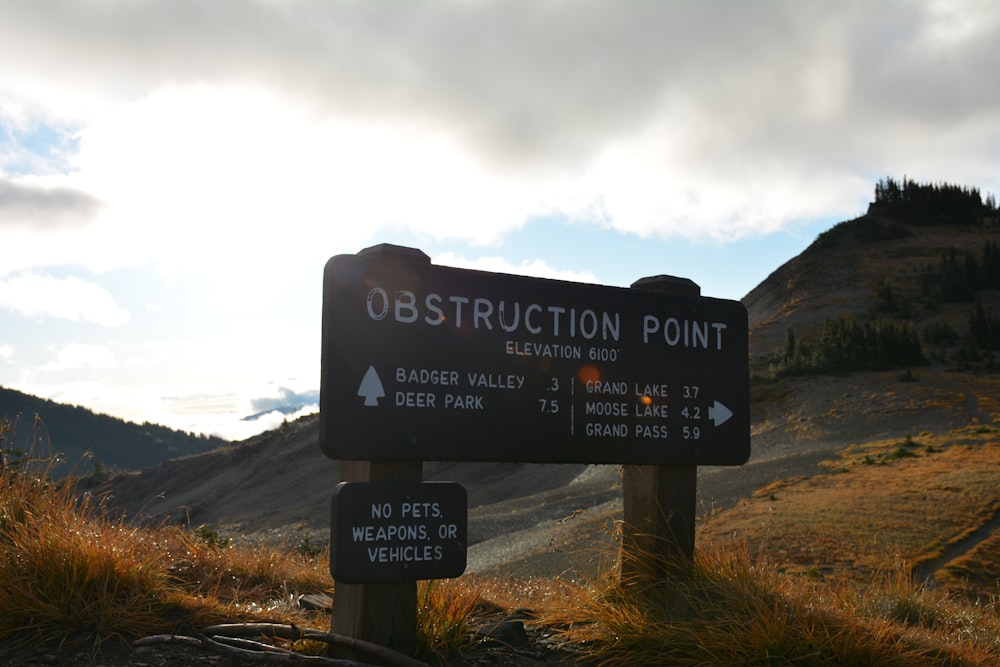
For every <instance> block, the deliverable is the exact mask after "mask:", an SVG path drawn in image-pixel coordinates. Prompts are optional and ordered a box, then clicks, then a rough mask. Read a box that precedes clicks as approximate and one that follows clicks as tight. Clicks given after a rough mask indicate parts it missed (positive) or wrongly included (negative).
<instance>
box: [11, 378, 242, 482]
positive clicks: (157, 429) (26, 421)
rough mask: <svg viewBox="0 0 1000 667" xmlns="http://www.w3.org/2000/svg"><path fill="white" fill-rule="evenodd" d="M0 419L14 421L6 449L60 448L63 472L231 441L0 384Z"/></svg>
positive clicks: (143, 464) (132, 464)
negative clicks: (112, 414)
mask: <svg viewBox="0 0 1000 667" xmlns="http://www.w3.org/2000/svg"><path fill="white" fill-rule="evenodd" d="M0 420H2V421H6V422H7V423H8V424H9V425H10V426H11V431H10V432H9V433H7V434H5V436H4V438H3V440H2V441H0V442H2V446H3V448H4V449H8V450H20V451H22V452H31V453H33V454H34V455H36V456H48V455H50V454H57V453H58V454H59V455H60V459H61V461H62V463H61V465H60V466H59V467H58V468H57V470H56V473H57V474H59V475H64V474H68V473H69V471H70V470H73V471H74V472H75V473H77V474H83V473H86V472H89V471H91V470H94V469H95V468H97V469H101V468H103V469H105V470H114V469H120V470H142V469H143V468H149V467H151V466H154V465H156V464H157V463H160V462H161V461H165V460H167V459H174V458H178V457H182V456H190V455H192V454H200V453H202V452H206V451H208V450H210V449H214V448H216V447H219V446H220V445H223V444H225V443H226V441H225V440H223V439H221V438H217V437H214V436H213V437H210V436H201V435H195V434H193V433H185V432H183V431H175V430H173V429H169V428H167V427H165V426H160V425H158V424H150V423H149V422H146V423H143V424H136V423H134V422H128V421H124V420H122V419H118V418H116V417H110V416H108V415H102V414H98V413H95V412H92V411H90V410H88V409H86V408H82V407H78V406H72V405H65V404H63V403H56V402H55V401H50V400H47V399H43V398H38V397H37V396H32V395H30V394H25V393H22V392H19V391H15V390H13V389H6V388H4V387H0Z"/></svg>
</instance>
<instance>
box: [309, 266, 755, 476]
mask: <svg viewBox="0 0 1000 667" xmlns="http://www.w3.org/2000/svg"><path fill="white" fill-rule="evenodd" d="M322 346H323V347H322V380H321V389H320V445H321V447H322V449H323V451H324V452H325V453H326V455H327V456H330V457H332V458H335V459H347V460H396V461H404V460H439V461H498V462H503V461H526V462H553V463H569V462H581V463H621V464H676V465H740V464H742V463H745V462H746V460H747V459H748V458H749V455H750V415H749V404H750V399H749V368H748V342H747V313H746V309H745V308H744V307H743V305H742V304H741V303H740V302H739V301H732V300H722V299H713V298H706V297H700V296H683V295H676V294H663V293H657V292H653V291H646V290H643V289H636V288H619V287H607V286H600V285H587V284H581V283H570V282H563V281H557V280H546V279H539V278H527V277H523V276H513V275H506V274H497V273H488V272H482V271H471V270H466V269H455V268H449V267H443V266H435V265H433V264H431V263H430V261H429V260H428V258H427V257H426V255H424V254H423V253H421V252H420V251H417V250H413V249H405V248H394V247H388V248H381V249H378V250H375V249H370V250H369V251H365V252H362V253H359V254H358V255H338V256H336V257H333V258H332V259H331V260H330V261H329V262H328V263H327V266H326V270H325V274H324V290H323V343H322Z"/></svg>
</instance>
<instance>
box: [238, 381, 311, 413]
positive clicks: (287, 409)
mask: <svg viewBox="0 0 1000 667" xmlns="http://www.w3.org/2000/svg"><path fill="white" fill-rule="evenodd" d="M318 405H319V390H310V391H305V392H297V391H293V390H292V389H289V388H288V387H278V396H265V397H260V398H252V399H250V406H251V408H252V409H253V411H254V414H252V415H250V416H248V417H244V420H250V419H256V418H259V417H261V416H263V415H265V414H268V413H270V412H280V413H282V414H286V415H287V414H292V413H295V412H298V411H301V410H302V409H303V408H306V407H309V406H318Z"/></svg>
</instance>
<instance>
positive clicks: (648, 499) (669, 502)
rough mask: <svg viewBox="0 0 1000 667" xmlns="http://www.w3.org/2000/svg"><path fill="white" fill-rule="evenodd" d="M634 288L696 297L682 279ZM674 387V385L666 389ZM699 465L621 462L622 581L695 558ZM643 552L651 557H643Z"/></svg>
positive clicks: (669, 278)
mask: <svg viewBox="0 0 1000 667" xmlns="http://www.w3.org/2000/svg"><path fill="white" fill-rule="evenodd" d="M632 288H633V289H642V290H647V291H655V292H664V293H668V294H683V295H688V296H700V295H701V288H700V287H699V286H698V285H697V284H695V283H694V282H692V281H691V280H688V279H687V278H675V277H673V276H653V277H650V278H642V279H640V280H637V281H636V282H634V283H632ZM671 390H672V391H676V388H671ZM697 479H698V466H696V465H626V466H624V471H623V478H622V492H623V496H624V497H623V502H624V517H623V518H624V522H623V523H624V525H623V526H622V558H621V563H622V569H621V574H622V581H623V582H628V581H629V580H631V579H633V578H634V577H635V576H636V575H640V574H643V573H647V574H648V573H650V572H653V571H656V570H658V569H660V567H661V566H662V565H663V564H665V563H670V562H673V563H681V564H690V563H692V562H694V519H695V505H696V503H697ZM645 557H648V558H649V559H650V562H646V561H645V560H644V558H645Z"/></svg>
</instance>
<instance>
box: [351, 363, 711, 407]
mask: <svg viewBox="0 0 1000 667" xmlns="http://www.w3.org/2000/svg"><path fill="white" fill-rule="evenodd" d="M358 396H360V397H362V398H363V399H365V405H366V406H368V407H377V406H378V399H380V398H382V397H383V396H385V389H383V388H382V379H381V378H380V377H379V376H378V371H376V370H375V367H374V366H369V367H368V372H367V373H365V376H364V377H363V378H362V379H361V386H360V387H358ZM711 410H712V408H709V411H711Z"/></svg>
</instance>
